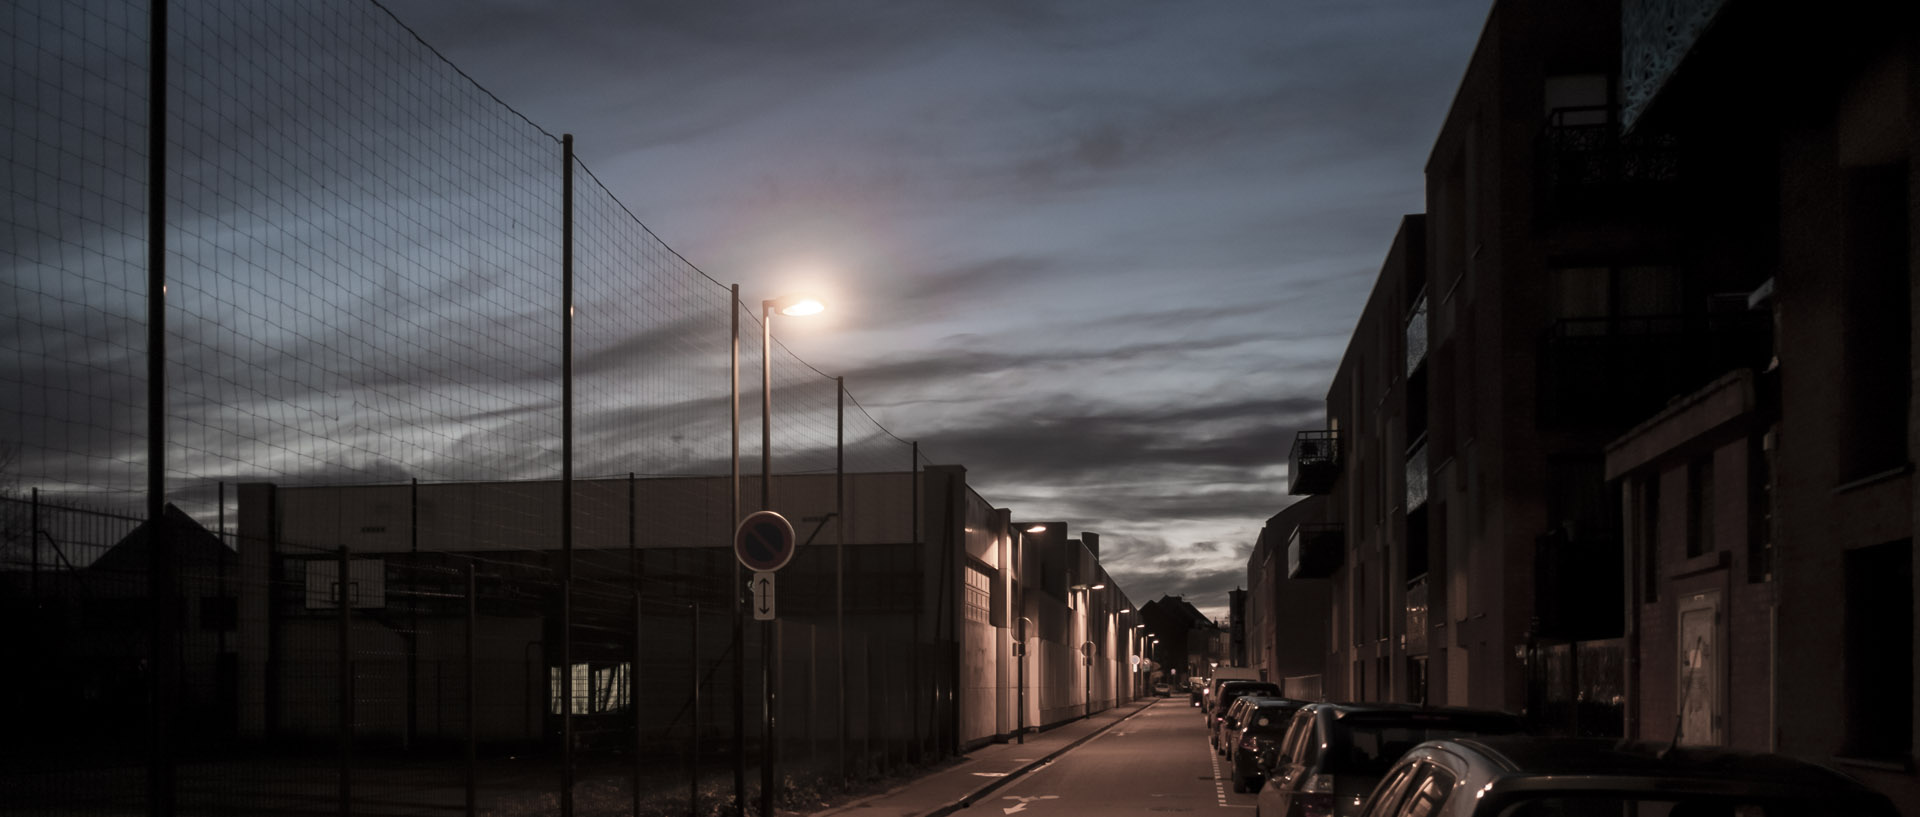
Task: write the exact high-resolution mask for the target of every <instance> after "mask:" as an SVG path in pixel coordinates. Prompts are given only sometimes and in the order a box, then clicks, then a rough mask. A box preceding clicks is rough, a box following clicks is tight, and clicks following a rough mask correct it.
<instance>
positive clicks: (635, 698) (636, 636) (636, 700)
mask: <svg viewBox="0 0 1920 817" xmlns="http://www.w3.org/2000/svg"><path fill="white" fill-rule="evenodd" d="M628 479H632V477H631V475H629V477H628ZM628 496H632V494H631V493H629V494H628ZM643 615H644V614H643V613H642V611H641V598H640V583H639V579H638V577H637V576H636V577H635V580H634V586H633V663H631V664H628V665H627V706H629V707H632V708H633V817H640V770H641V767H642V766H644V765H646V764H645V762H644V761H642V760H641V759H640V749H641V747H642V746H644V745H645V743H646V741H645V740H644V739H643V738H642V732H641V725H642V724H643V723H644V721H645V719H644V718H642V717H641V715H640V634H641V633H642V632H644V631H645V627H643V626H642V622H641V618H642V616H643Z"/></svg>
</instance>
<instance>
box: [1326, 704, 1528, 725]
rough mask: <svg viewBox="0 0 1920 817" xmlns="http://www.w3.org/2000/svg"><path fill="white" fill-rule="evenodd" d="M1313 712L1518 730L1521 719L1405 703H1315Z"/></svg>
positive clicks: (1339, 718)
mask: <svg viewBox="0 0 1920 817" xmlns="http://www.w3.org/2000/svg"><path fill="white" fill-rule="evenodd" d="M1313 711H1315V712H1319V713H1324V714H1326V715H1327V716H1329V717H1331V718H1333V719H1334V720H1335V721H1336V722H1339V721H1348V720H1351V721H1354V722H1366V721H1370V720H1375V719H1378V720H1383V721H1468V720H1497V721H1502V722H1505V723H1508V724H1509V725H1512V726H1514V727H1515V728H1518V727H1519V726H1520V723H1521V721H1520V717H1519V716H1518V715H1514V714H1513V713H1511V712H1502V711H1500V710H1498V709H1473V708H1470V707H1464V706H1422V705H1420V704H1408V703H1385V702H1382V703H1316V704H1313Z"/></svg>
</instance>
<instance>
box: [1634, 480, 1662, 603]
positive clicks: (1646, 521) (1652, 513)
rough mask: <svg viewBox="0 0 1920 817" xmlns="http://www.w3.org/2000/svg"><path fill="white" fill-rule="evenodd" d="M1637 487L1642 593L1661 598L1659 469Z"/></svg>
mask: <svg viewBox="0 0 1920 817" xmlns="http://www.w3.org/2000/svg"><path fill="white" fill-rule="evenodd" d="M1636 484H1637V485H1638V487H1639V491H1640V501H1639V502H1638V503H1636V504H1637V505H1639V507H1638V508H1636V509H1635V511H1636V513H1637V516H1638V518H1637V519H1636V520H1635V521H1636V522H1637V523H1638V524H1636V525H1635V526H1634V527H1635V529H1636V530H1638V531H1639V534H1640V564H1641V576H1640V582H1641V588H1640V589H1641V593H1642V595H1643V596H1644V600H1645V601H1648V602H1655V601H1659V600H1660V472H1659V471H1654V472H1652V473H1649V474H1647V475H1646V477H1644V478H1642V479H1641V480H1640V481H1639V482H1638V483H1636Z"/></svg>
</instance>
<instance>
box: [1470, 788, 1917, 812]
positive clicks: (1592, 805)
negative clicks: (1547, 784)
mask: <svg viewBox="0 0 1920 817" xmlns="http://www.w3.org/2000/svg"><path fill="white" fill-rule="evenodd" d="M1882 813H1883V812H1882V811H1881V810H1879V809H1874V808H1870V807H1866V806H1864V805H1863V804H1860V803H1859V802H1858V801H1855V802H1854V803H1853V804H1848V803H1845V802H1830V801H1824V800H1823V801H1819V802H1815V801H1812V800H1781V799H1767V798H1754V797H1743V796H1738V795H1736V796H1732V797H1713V798H1692V799H1680V798H1676V797H1675V795H1673V794H1672V793H1670V792H1662V793H1658V794H1654V793H1649V794H1643V795H1637V794H1631V793H1628V794H1621V793H1617V792H1608V793H1606V794H1604V795H1602V794H1574V795H1552V796H1544V797H1542V796H1536V797H1529V798H1527V799H1524V800H1520V801H1519V802H1516V803H1513V804H1512V805H1509V806H1507V807H1506V808H1504V809H1502V810H1501V811H1500V813H1499V817H1869V815H1871V817H1879V815H1881V814H1882Z"/></svg>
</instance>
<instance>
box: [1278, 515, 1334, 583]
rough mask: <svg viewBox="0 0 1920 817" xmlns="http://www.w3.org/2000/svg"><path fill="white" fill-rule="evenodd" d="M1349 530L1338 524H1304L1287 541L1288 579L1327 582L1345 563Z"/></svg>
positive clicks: (1294, 530) (1295, 529)
mask: <svg viewBox="0 0 1920 817" xmlns="http://www.w3.org/2000/svg"><path fill="white" fill-rule="evenodd" d="M1346 555H1347V531H1346V529H1345V528H1342V527H1341V526H1339V525H1301V526H1300V527H1297V528H1294V529H1293V536H1291V537H1289V538H1288V539H1287V578H1289V579H1324V578H1327V577H1329V576H1332V575H1333V574H1334V572H1335V571H1338V570H1339V569H1340V564H1341V563H1342V562H1343V561H1345V560H1346Z"/></svg>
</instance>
